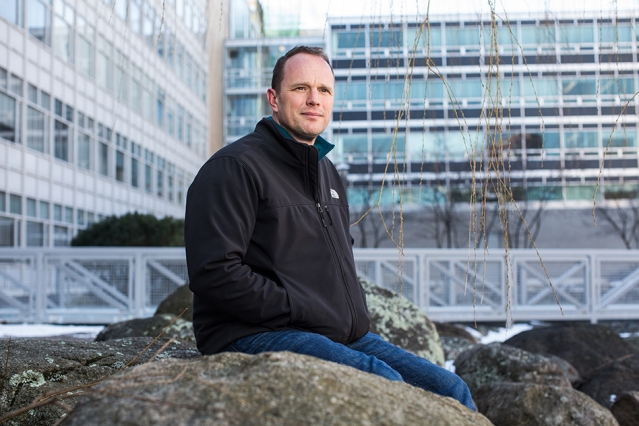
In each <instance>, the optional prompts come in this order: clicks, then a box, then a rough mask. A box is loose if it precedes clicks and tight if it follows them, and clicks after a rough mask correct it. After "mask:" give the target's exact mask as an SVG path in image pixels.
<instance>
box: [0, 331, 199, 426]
mask: <svg viewBox="0 0 639 426" xmlns="http://www.w3.org/2000/svg"><path fill="white" fill-rule="evenodd" d="M152 340H153V339H151V338H129V339H121V340H110V341H108V342H84V341H67V342H65V341H59V342H55V341H51V340H39V339H18V340H13V341H11V342H9V341H8V340H2V341H0V354H2V355H3V356H2V357H1V358H0V365H2V367H3V370H5V368H4V366H5V363H6V370H5V371H4V374H3V380H2V385H1V386H2V387H1V390H0V415H5V414H7V413H8V412H11V411H15V410H17V409H20V408H22V407H25V406H27V405H29V404H31V403H32V402H33V401H34V400H35V399H36V398H39V397H41V396H42V395H45V394H51V393H54V392H60V391H64V392H63V393H62V395H61V396H62V397H63V399H62V400H61V402H62V403H63V404H65V405H66V406H67V407H73V406H74V405H75V403H76V401H77V397H78V396H79V395H82V394H83V393H84V392H86V391H87V390H86V389H82V388H80V389H77V390H70V391H69V393H68V392H67V390H69V389H73V388H74V387H77V386H81V385H87V384H89V383H93V382H96V381H99V380H101V379H104V378H105V377H107V376H110V375H112V374H114V373H116V372H118V371H120V370H121V369H122V368H124V366H125V365H127V364H128V363H129V362H130V361H131V360H133V359H134V358H135V357H136V356H138V355H139V354H142V355H141V356H140V357H139V358H138V359H137V360H136V361H135V362H134V363H133V365H137V364H141V363H144V362H146V361H148V360H150V359H151V358H152V356H153V355H154V354H155V353H156V352H158V351H159V350H160V348H161V347H162V346H163V345H164V344H165V343H166V342H167V341H168V340H167V339H160V340H159V341H158V342H156V343H155V344H154V345H153V346H151V347H150V348H149V349H148V350H147V351H146V352H144V353H143V351H144V349H145V347H146V346H147V345H149V343H151V341H152ZM7 356H8V362H7ZM199 356H200V353H199V352H198V351H197V349H196V348H195V345H193V344H192V343H185V342H179V341H174V342H172V343H171V344H170V345H169V346H168V347H166V348H165V349H164V350H163V351H162V352H160V353H159V354H158V355H157V357H156V358H154V359H155V360H159V359H164V358H195V357H199ZM65 413H66V411H65V410H64V409H63V408H61V407H59V406H56V405H52V404H49V405H44V406H41V407H38V408H34V409H32V410H30V411H29V412H28V413H25V414H22V415H20V416H18V417H14V418H13V419H12V421H13V424H16V425H17V424H20V425H23V426H24V425H34V426H35V425H52V424H54V423H56V421H57V420H58V419H59V418H60V417H61V416H62V415H64V414H65ZM9 424H11V423H9ZM87 424H96V423H87Z"/></svg>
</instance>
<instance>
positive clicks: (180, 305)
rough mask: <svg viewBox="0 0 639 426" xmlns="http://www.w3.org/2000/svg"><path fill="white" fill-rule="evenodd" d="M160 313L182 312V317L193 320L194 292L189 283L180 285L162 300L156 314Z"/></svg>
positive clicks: (177, 313) (176, 313) (178, 313)
mask: <svg viewBox="0 0 639 426" xmlns="http://www.w3.org/2000/svg"><path fill="white" fill-rule="evenodd" d="M187 308H188V309H187ZM185 309H187V311H186V312H184V310H185ZM160 314H173V315H180V314H182V316H180V318H181V319H183V320H185V321H191V322H192V321H193V293H192V292H191V290H189V284H188V283H186V284H184V285H182V286H180V287H178V289H177V290H175V291H174V292H173V293H171V294H170V295H169V296H167V298H166V299H164V300H163V301H162V302H160V304H159V305H158V308H157V310H156V311H155V315H160Z"/></svg>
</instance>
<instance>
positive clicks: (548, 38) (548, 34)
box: [521, 22, 555, 46]
mask: <svg viewBox="0 0 639 426" xmlns="http://www.w3.org/2000/svg"><path fill="white" fill-rule="evenodd" d="M521 44H522V45H535V46H536V45H539V44H555V26H554V24H553V23H552V22H548V23H544V22H542V23H541V25H540V26H539V27H535V26H528V25H522V26H521Z"/></svg>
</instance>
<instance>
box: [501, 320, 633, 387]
mask: <svg viewBox="0 0 639 426" xmlns="http://www.w3.org/2000/svg"><path fill="white" fill-rule="evenodd" d="M504 343H506V344H508V345H511V346H515V347H518V348H521V349H524V350H526V351H528V352H534V353H540V354H552V355H557V356H559V357H561V358H563V359H565V360H566V361H568V362H569V363H570V364H572V365H573V366H574V367H575V368H576V369H577V371H579V374H581V376H582V377H583V378H584V379H586V377H587V376H588V375H589V374H590V372H591V371H593V370H595V369H597V368H600V367H601V366H603V365H605V364H608V363H610V362H612V361H614V360H615V359H618V358H621V357H623V356H626V355H630V354H633V353H635V352H636V350H635V348H633V347H632V345H630V344H629V343H628V342H626V341H624V340H623V339H622V338H621V337H619V335H618V334H617V333H616V332H614V331H613V330H611V329H610V328H608V327H605V326H602V325H597V324H584V323H568V324H561V325H554V326H549V327H536V328H533V329H532V330H528V331H524V332H522V333H519V334H517V335H516V336H513V337H511V338H510V339H508V340H506V341H505V342H504Z"/></svg>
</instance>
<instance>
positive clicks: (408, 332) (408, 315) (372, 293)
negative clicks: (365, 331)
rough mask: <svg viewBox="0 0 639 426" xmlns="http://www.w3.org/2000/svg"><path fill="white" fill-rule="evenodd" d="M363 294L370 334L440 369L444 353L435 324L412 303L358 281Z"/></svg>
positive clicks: (392, 293) (362, 280)
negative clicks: (424, 359) (378, 336)
mask: <svg viewBox="0 0 639 426" xmlns="http://www.w3.org/2000/svg"><path fill="white" fill-rule="evenodd" d="M360 282H361V283H362V287H363V288H364V291H365V292H366V303H367V305H368V313H369V314H370V317H371V328H370V331H371V333H376V334H379V335H380V336H382V337H383V338H384V339H386V340H387V341H389V342H391V343H393V344H394V345H396V346H399V347H401V348H404V349H406V350H407V351H410V352H412V353H414V354H416V355H418V356H420V357H422V358H426V359H427V360H429V361H430V362H432V363H434V364H437V365H440V366H443V365H444V350H443V349H442V345H441V342H440V341H439V334H438V333H437V328H436V327H435V324H433V322H431V321H430V320H429V319H428V317H427V316H426V314H424V312H422V310H421V309H419V308H418V307H417V306H416V305H415V304H414V303H412V302H411V301H409V300H408V299H406V298H405V297H401V296H399V295H398V294H397V293H394V292H392V291H390V290H386V289H384V288H381V287H378V286H376V285H374V284H372V283H371V282H369V281H367V280H365V279H363V278H360Z"/></svg>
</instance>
